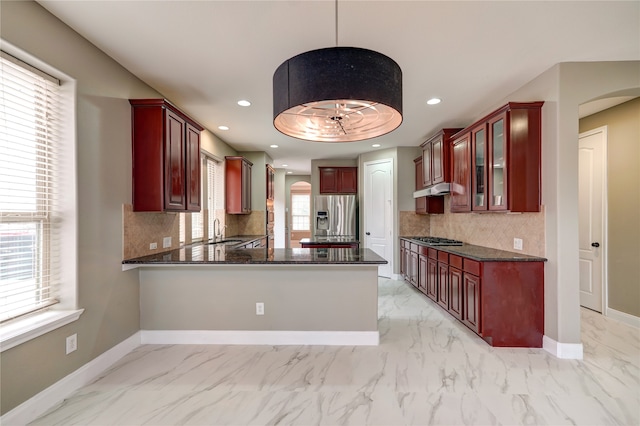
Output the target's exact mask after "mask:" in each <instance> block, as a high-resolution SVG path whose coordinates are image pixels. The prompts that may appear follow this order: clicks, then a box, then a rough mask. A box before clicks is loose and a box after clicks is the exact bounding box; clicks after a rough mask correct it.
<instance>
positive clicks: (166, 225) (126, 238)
mask: <svg viewBox="0 0 640 426" xmlns="http://www.w3.org/2000/svg"><path fill="white" fill-rule="evenodd" d="M122 229H123V236H122V258H123V259H125V260H126V259H133V258H135V257H140V256H146V255H148V254H155V253H162V252H165V251H169V250H173V249H175V248H178V247H179V246H180V241H179V240H180V220H179V215H178V214H177V213H141V212H134V211H133V206H132V205H131V204H123V205H122ZM163 237H171V247H168V248H162V239H163ZM151 243H156V244H157V246H158V248H157V249H155V250H151V249H149V245H150V244H151Z"/></svg>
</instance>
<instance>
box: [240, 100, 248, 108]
mask: <svg viewBox="0 0 640 426" xmlns="http://www.w3.org/2000/svg"><path fill="white" fill-rule="evenodd" d="M238 105H240V106H244V107H247V106H250V105H251V102H249V101H247V100H246V99H242V100H240V101H238Z"/></svg>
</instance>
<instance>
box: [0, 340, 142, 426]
mask: <svg viewBox="0 0 640 426" xmlns="http://www.w3.org/2000/svg"><path fill="white" fill-rule="evenodd" d="M138 346H140V332H137V333H135V334H134V335H132V336H131V337H129V338H128V339H126V340H124V341H122V342H120V343H119V344H117V345H116V346H114V347H113V348H111V349H109V350H108V351H106V352H104V353H103V354H101V355H99V356H98V357H96V358H94V359H93V360H91V361H89V362H88V363H86V364H85V365H83V366H82V367H80V368H78V369H77V370H76V371H74V372H73V373H71V374H69V375H68V376H66V377H64V378H62V379H60V380H59V381H57V382H56V383H54V384H53V385H51V386H49V387H48V388H46V389H45V390H43V391H42V392H40V393H38V394H36V395H35V396H33V397H32V398H29V399H28V400H26V401H25V402H23V403H22V404H20V405H18V406H17V407H16V408H14V409H13V410H11V411H9V412H7V413H6V414H4V415H3V416H2V417H1V418H0V424H3V425H11V426H14V425H16V426H17V425H26V424H27V423H30V422H32V421H34V420H35V419H37V418H38V417H39V416H41V415H42V414H44V413H45V412H46V411H47V410H49V409H50V408H52V407H54V406H55V405H56V404H58V403H60V402H62V401H63V400H64V399H65V398H66V397H68V396H69V395H71V394H72V393H73V392H75V391H76V390H78V389H80V388H81V387H83V386H85V385H87V384H89V383H91V382H92V381H93V380H94V379H95V378H96V377H98V376H99V375H100V374H102V373H103V372H104V371H105V370H106V369H107V368H109V367H110V366H112V365H113V364H115V363H116V362H117V361H118V360H119V359H120V358H122V357H123V356H125V355H126V354H128V353H129V352H131V351H132V350H134V349H135V348H137V347H138Z"/></svg>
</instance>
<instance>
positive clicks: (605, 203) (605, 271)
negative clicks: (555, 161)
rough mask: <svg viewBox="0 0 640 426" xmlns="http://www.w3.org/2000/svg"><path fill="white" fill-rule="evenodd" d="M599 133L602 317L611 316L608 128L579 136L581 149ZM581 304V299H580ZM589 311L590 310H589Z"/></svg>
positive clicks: (596, 129) (593, 130) (590, 131)
mask: <svg viewBox="0 0 640 426" xmlns="http://www.w3.org/2000/svg"><path fill="white" fill-rule="evenodd" d="M597 133H602V156H603V158H602V163H603V168H602V182H599V184H600V185H601V188H602V242H601V245H600V247H601V249H602V250H601V253H602V286H601V291H602V295H601V296H602V315H604V316H605V317H606V316H609V296H608V295H609V291H608V289H609V241H608V240H609V226H608V224H609V214H608V213H609V197H608V179H607V177H608V169H609V167H608V166H609V165H608V155H607V152H608V147H609V139H608V134H607V126H606V125H605V126H601V127H596V128H595V129H591V130H587V131H586V132H582V133H579V134H578V149H580V139H581V138H583V137H587V136H591V135H594V134H597ZM578 303H580V298H578ZM580 306H582V305H580ZM587 309H588V308H587Z"/></svg>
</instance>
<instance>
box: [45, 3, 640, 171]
mask: <svg viewBox="0 0 640 426" xmlns="http://www.w3.org/2000/svg"><path fill="white" fill-rule="evenodd" d="M38 2H39V3H40V4H41V5H42V6H44V7H45V8H46V9H48V10H49V11H50V12H51V13H53V14H54V15H56V16H57V17H58V18H60V19H61V20H62V21H64V22H65V23H66V24H68V25H69V26H70V27H72V28H73V29H74V30H76V31H77V32H78V33H80V34H81V35H82V36H84V37H85V38H87V39H88V40H89V41H91V42H92V43H93V44H95V45H96V46H97V47H98V48H100V49H102V50H103V51H104V52H106V53H107V54H108V55H110V56H111V57H113V58H114V59H115V60H116V61H118V62H119V63H120V64H122V65H123V66H124V67H125V68H127V69H128V70H129V71H131V72H132V73H133V74H135V75H136V76H138V77H139V78H140V79H141V80H143V81H145V82H146V83H147V84H149V85H150V86H152V87H153V88H155V89H156V90H157V91H159V92H160V93H162V94H163V95H164V96H165V97H166V98H168V99H169V100H171V101H172V102H173V103H175V104H176V105H178V106H179V107H180V108H181V109H183V110H184V111H185V112H187V113H188V114H189V115H191V116H192V117H193V118H194V119H196V120H197V121H199V122H200V123H201V124H203V125H204V126H205V127H207V128H208V129H209V130H211V131H212V132H213V133H215V134H216V135H218V136H219V137H220V138H221V139H223V140H225V141H226V142H227V143H229V144H230V145H231V146H233V147H234V148H235V149H237V150H239V151H266V152H267V153H268V154H269V155H270V156H271V157H272V158H273V159H274V166H275V167H276V168H280V167H282V165H283V164H288V165H289V167H288V169H290V170H293V171H294V173H298V174H308V173H309V172H310V160H311V159H327V158H355V157H356V156H357V155H358V154H360V153H363V152H369V151H373V150H376V149H384V148H388V147H393V146H417V145H419V144H420V143H421V142H423V141H424V140H425V138H426V137H427V136H429V135H430V134H431V133H433V132H435V131H437V130H438V129H439V128H442V127H465V126H467V125H469V124H471V123H472V122H473V121H474V120H476V119H478V118H479V117H480V115H482V114H483V113H486V112H488V111H489V110H490V109H492V108H494V107H497V106H499V105H496V103H497V102H499V100H500V99H502V98H504V97H506V96H508V95H509V94H510V93H512V92H513V91H515V90H516V89H518V88H520V87H521V86H522V85H524V84H525V83H527V82H528V81H530V80H532V79H533V78H534V77H536V76H537V75H539V74H541V73H542V72H543V71H545V70H547V69H548V68H550V67H551V66H553V65H554V64H556V63H559V62H574V61H619V60H639V59H640V2H639V1H620V2H618V1H603V2H592V1H586V2H579V1H566V2H565V1H528V2H525V1H497V2H485V1H470V2H459V1H442V2H436V1H372V0H340V1H339V3H338V44H339V45H340V46H355V47H363V48H367V49H372V50H376V51H378V52H381V53H383V54H385V55H387V56H390V57H391V58H392V59H394V60H395V61H396V62H397V63H398V64H399V65H400V67H401V68H402V71H403V97H404V101H403V103H404V105H403V109H404V114H403V115H404V121H403V123H402V125H401V126H400V127H399V128H398V129H397V130H396V131H394V132H392V133H390V134H388V135H385V136H382V137H379V138H375V139H371V140H368V141H361V142H352V143H345V144H322V143H314V142H306V141H300V140H297V139H293V138H290V137H287V136H283V135H282V134H280V133H279V132H278V131H277V130H275V129H274V127H273V124H272V119H273V112H272V93H271V90H272V77H273V72H274V71H275V69H276V68H277V67H278V65H280V64H281V63H282V62H284V61H285V60H287V59H289V58H290V57H292V56H295V55H297V54H299V53H302V52H306V51H309V50H313V49H319V48H323V47H331V46H335V21H336V15H335V2H334V0H320V1H310V0H304V1H303V0H299V1H264V0H263V1H238V0H235V1H152V0H151V1H149V0H147V1H82V2H80V1H57V0H39V1H38ZM603 78H606V76H604V77H603ZM433 96H437V97H440V98H442V100H443V101H442V103H441V104H439V105H437V106H428V105H427V104H426V100H427V99H429V98H431V97H433ZM240 99H248V100H250V101H251V102H252V106H251V107H249V108H243V107H240V106H238V105H237V104H236V102H237V101H238V100H240ZM513 100H514V101H527V100H531V99H513ZM219 125H227V126H229V127H230V130H228V131H226V132H223V131H220V130H218V129H217V127H218V126H219ZM373 143H379V144H381V147H380V148H372V147H371V145H372V144H373ZM271 144H277V145H279V148H277V149H273V148H270V147H269V145H271Z"/></svg>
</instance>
